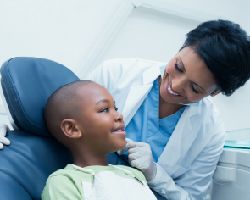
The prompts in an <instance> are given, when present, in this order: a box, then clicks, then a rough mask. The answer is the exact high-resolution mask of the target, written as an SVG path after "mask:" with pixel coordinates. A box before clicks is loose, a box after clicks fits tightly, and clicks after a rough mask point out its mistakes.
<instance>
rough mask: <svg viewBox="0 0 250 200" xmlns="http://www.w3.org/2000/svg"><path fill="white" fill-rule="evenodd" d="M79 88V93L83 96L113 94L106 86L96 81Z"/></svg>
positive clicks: (96, 96) (91, 96)
mask: <svg viewBox="0 0 250 200" xmlns="http://www.w3.org/2000/svg"><path fill="white" fill-rule="evenodd" d="M79 89H80V90H78V92H77V93H78V95H80V97H81V98H86V99H90V98H103V97H108V96H111V95H110V94H109V92H108V90H107V89H106V88H104V87H102V86H100V85H98V84H96V83H90V84H85V85H82V86H81V87H80V88H79Z"/></svg>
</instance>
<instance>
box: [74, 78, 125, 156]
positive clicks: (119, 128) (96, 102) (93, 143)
mask: <svg viewBox="0 0 250 200" xmlns="http://www.w3.org/2000/svg"><path fill="white" fill-rule="evenodd" d="M79 92H80V94H79V95H81V96H82V97H83V98H82V101H81V100H79V101H80V102H77V103H80V111H79V115H78V118H77V123H78V125H79V126H80V128H81V130H82V131H83V140H85V141H86V144H87V145H88V146H89V147H90V148H91V150H92V151H94V152H96V153H105V154H106V153H110V152H115V151H117V150H119V149H122V148H124V146H125V144H126V142H125V131H124V130H125V129H124V121H123V118H122V115H121V114H120V113H118V112H117V111H116V110H117V109H116V107H115V103H114V100H113V98H112V96H111V94H110V93H109V92H108V91H107V90H106V89H105V88H103V87H101V86H99V85H97V84H95V83H93V84H88V85H87V86H85V89H83V90H82V91H81V90H80V91H79ZM80 99H81V98H80Z"/></svg>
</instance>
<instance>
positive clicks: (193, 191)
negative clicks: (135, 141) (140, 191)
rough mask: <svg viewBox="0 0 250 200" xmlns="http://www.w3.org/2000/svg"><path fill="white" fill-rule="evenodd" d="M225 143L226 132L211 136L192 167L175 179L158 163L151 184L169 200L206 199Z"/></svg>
mask: <svg viewBox="0 0 250 200" xmlns="http://www.w3.org/2000/svg"><path fill="white" fill-rule="evenodd" d="M223 145H224V132H223V133H222V132H220V133H218V134H216V135H215V136H214V137H212V138H211V140H210V142H209V145H207V147H205V148H204V149H203V151H202V152H201V153H200V154H199V156H198V157H197V158H196V160H194V162H193V164H192V166H191V167H190V169H189V170H188V171H187V172H185V173H184V174H183V175H181V176H179V177H177V178H175V180H173V179H172V178H171V177H170V176H169V175H168V173H167V172H166V171H165V170H164V169H163V168H162V167H161V166H160V165H159V164H157V174H156V176H155V178H154V179H153V180H152V181H150V182H149V183H148V184H149V186H150V187H151V188H152V189H153V190H155V191H156V192H158V193H159V194H160V195H162V196H163V197H165V198H167V199H168V200H191V199H195V200H202V199H206V195H207V190H208V188H209V186H210V184H211V181H212V177H213V174H214V171H215V168H216V165H217V163H218V161H219V157H220V154H221V152H222V150H223Z"/></svg>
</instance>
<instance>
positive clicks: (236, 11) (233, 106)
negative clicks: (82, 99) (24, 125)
mask: <svg viewBox="0 0 250 200" xmlns="http://www.w3.org/2000/svg"><path fill="white" fill-rule="evenodd" d="M134 7H136V8H135V9H134ZM249 10H250V2H249V1H248V0H239V1H226V0H221V1H217V0H209V1H205V0H203V1H201V0H189V1H181V0H125V1H124V0H105V1H103V0H70V1H68V0H35V1H34V0H1V2H0V26H1V32H0V44H1V45H0V52H1V54H0V63H3V62H4V61H5V60H7V59H8V58H10V57H15V56H34V57H46V58H49V59H53V60H55V61H58V62H60V63H63V64H65V65H66V66H68V67H70V68H71V69H72V70H73V71H74V72H76V73H77V74H78V75H79V76H80V77H83V76H84V74H85V73H86V72H87V71H89V70H90V69H91V68H93V67H94V66H96V65H97V64H98V63H100V62H101V60H104V59H107V58H113V57H143V58H147V59H153V60H159V61H163V62H167V61H168V60H169V58H170V57H171V56H173V55H174V54H175V53H176V52H177V51H178V49H179V47H180V46H181V44H182V42H183V41H184V37H185V33H186V32H187V31H189V30H190V29H192V28H194V27H195V26H196V25H197V24H198V23H200V22H201V21H204V20H208V19H214V18H219V17H222V18H226V19H231V20H234V21H236V22H238V23H240V24H241V25H242V26H243V27H244V28H245V29H247V30H248V32H249V33H250V24H249V23H248V21H247V20H248V19H249V17H248V15H249V13H248V12H249ZM249 89H250V85H249V84H248V85H246V86H245V87H243V88H242V89H240V90H239V92H236V94H235V95H233V96H232V97H231V98H224V97H222V96H219V97H216V98H215V101H216V103H217V104H218V105H219V107H220V110H221V112H222V117H223V118H224V120H225V122H226V127H227V129H228V130H232V129H238V128H246V127H249V126H250V124H249V120H248V113H250V112H249V111H250V107H249V106H248V102H249V100H250V94H248V92H247V91H249ZM1 111H2V107H1V103H0V113H1Z"/></svg>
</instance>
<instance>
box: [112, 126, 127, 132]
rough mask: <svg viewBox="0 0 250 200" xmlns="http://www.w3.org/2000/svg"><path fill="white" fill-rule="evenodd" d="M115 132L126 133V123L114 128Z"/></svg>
mask: <svg viewBox="0 0 250 200" xmlns="http://www.w3.org/2000/svg"><path fill="white" fill-rule="evenodd" d="M111 132H112V133H113V134H125V126H124V124H122V125H120V126H118V127H115V128H114V129H112V130H111Z"/></svg>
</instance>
